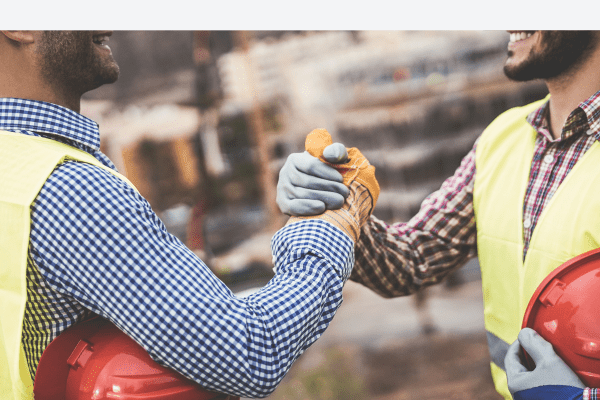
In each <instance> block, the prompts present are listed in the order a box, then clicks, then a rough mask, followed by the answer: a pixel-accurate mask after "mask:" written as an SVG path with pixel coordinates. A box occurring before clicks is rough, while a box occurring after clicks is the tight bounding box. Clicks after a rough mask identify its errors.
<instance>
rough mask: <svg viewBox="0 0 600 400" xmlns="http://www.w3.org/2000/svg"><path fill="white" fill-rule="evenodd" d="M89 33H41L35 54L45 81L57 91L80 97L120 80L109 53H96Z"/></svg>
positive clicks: (117, 67)
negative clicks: (76, 94) (68, 92)
mask: <svg viewBox="0 0 600 400" xmlns="http://www.w3.org/2000/svg"><path fill="white" fill-rule="evenodd" d="M92 37H93V32H91V31H44V32H43V33H42V36H41V39H40V41H39V43H38V47H37V49H36V52H37V53H38V61H39V63H40V66H41V71H42V75H43V77H44V79H45V80H46V82H48V83H49V84H50V85H51V86H53V87H55V88H56V89H57V90H66V91H70V92H72V93H79V94H83V93H85V92H87V91H90V90H93V89H96V88H97V87H100V86H102V85H104V84H107V83H113V82H115V81H116V80H117V78H118V77H119V66H118V65H117V63H116V62H115V60H114V59H113V57H112V54H108V55H103V54H101V53H100V52H98V51H96V48H95V46H96V45H95V44H94V43H93V41H92Z"/></svg>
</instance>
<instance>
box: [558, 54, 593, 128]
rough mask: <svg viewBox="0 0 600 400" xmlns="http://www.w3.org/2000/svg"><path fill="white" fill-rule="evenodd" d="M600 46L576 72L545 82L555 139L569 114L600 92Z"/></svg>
mask: <svg viewBox="0 0 600 400" xmlns="http://www.w3.org/2000/svg"><path fill="white" fill-rule="evenodd" d="M598 65H600V44H599V45H598V46H597V48H596V49H595V50H594V51H593V53H592V54H590V56H589V57H588V59H587V60H586V61H585V62H584V63H583V64H582V65H581V66H579V68H577V70H576V71H573V72H570V73H568V74H563V75H561V76H558V77H556V78H553V79H549V80H547V81H546V85H547V86H548V91H549V92H550V94H551V96H552V97H551V99H550V129H551V132H552V136H553V137H554V138H555V139H557V138H559V137H560V135H561V133H562V129H563V127H564V125H565V122H566V121H567V118H568V117H569V115H570V114H571V112H572V111H573V110H574V109H575V108H577V107H578V106H579V104H580V103H581V102H583V101H585V100H587V99H588V98H589V97H590V96H592V95H593V94H594V93H596V92H597V91H598V90H600V68H598Z"/></svg>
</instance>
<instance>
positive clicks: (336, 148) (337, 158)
mask: <svg viewBox="0 0 600 400" xmlns="http://www.w3.org/2000/svg"><path fill="white" fill-rule="evenodd" d="M323 158H324V159H325V160H326V161H327V162H330V163H332V164H343V163H345V162H346V161H347V160H348V150H346V147H345V146H344V145H343V144H341V143H334V144H330V145H329V146H327V147H325V149H324V150H323Z"/></svg>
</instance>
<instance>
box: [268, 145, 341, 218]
mask: <svg viewBox="0 0 600 400" xmlns="http://www.w3.org/2000/svg"><path fill="white" fill-rule="evenodd" d="M323 158H325V159H326V160H327V161H328V162H330V163H333V164H337V163H343V162H345V161H346V159H347V158H348V152H347V151H346V147H345V146H344V145H343V144H341V143H334V144H331V145H329V146H327V147H326V148H325V149H324V150H323ZM342 180H343V178H342V175H341V174H340V173H339V172H338V171H336V170H335V169H334V168H332V167H330V166H329V165H327V164H324V163H323V162H321V161H319V159H317V158H316V157H313V156H311V155H310V154H308V152H306V151H305V152H304V153H293V154H291V155H290V156H289V157H288V158H287V160H286V162H285V164H284V165H283V167H282V168H281V171H279V182H278V183H277V205H278V206H279V209H280V210H281V212H283V213H284V214H288V215H295V216H307V215H318V214H321V213H323V212H324V211H325V210H337V209H339V208H341V207H342V205H344V200H345V198H346V197H348V194H349V190H348V187H346V185H344V184H343V183H342Z"/></svg>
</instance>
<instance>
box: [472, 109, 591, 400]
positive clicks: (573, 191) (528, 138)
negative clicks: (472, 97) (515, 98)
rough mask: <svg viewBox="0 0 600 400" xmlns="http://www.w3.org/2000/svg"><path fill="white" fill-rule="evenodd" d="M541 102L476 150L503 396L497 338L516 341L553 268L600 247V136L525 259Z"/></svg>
mask: <svg viewBox="0 0 600 400" xmlns="http://www.w3.org/2000/svg"><path fill="white" fill-rule="evenodd" d="M543 101H545V100H542V101H540V102H536V103H532V104H530V105H527V106H525V107H520V108H516V109H512V110H509V111H507V112H506V113H504V114H502V115H501V116H499V117H498V118H497V119H496V120H495V121H494V122H493V123H492V124H490V126H489V127H488V128H487V129H486V130H485V132H484V133H483V135H482V136H481V139H480V140H479V143H478V144H477V150H476V161H475V162H476V171H477V172H476V175H475V188H474V192H473V202H474V209H475V218H476V224H477V249H478V256H479V263H480V265H481V280H482V287H483V297H484V314H485V315H484V319H485V327H486V330H487V331H488V332H489V334H488V339H489V338H490V337H491V338H492V339H493V340H491V341H490V344H491V345H492V346H490V355H491V356H492V361H493V363H492V365H491V367H492V376H493V378H494V383H495V385H496V389H497V390H498V392H499V393H500V394H501V395H503V396H504V397H505V398H506V399H510V398H511V396H510V393H509V392H508V388H507V386H506V375H505V373H504V371H502V369H501V368H502V365H503V360H502V359H501V358H502V352H501V351H499V349H502V346H503V345H500V344H499V343H502V342H504V343H505V344H510V343H512V342H514V341H515V340H516V339H517V335H518V333H519V331H520V329H521V324H522V319H523V314H524V312H525V309H526V308H527V305H528V303H529V300H530V298H531V296H532V294H533V292H534V291H535V289H536V288H537V286H538V285H539V284H540V282H541V281H542V280H543V279H544V278H545V277H546V276H547V275H548V274H549V273H550V272H551V271H552V270H554V268H556V267H558V266H559V265H560V264H562V263H564V262H565V261H567V260H569V259H571V258H573V257H575V256H577V255H579V254H582V253H584V252H586V251H589V250H592V249H595V248H598V247H600V168H599V167H598V166H600V146H599V144H598V142H596V143H594V145H593V146H592V147H591V148H590V149H589V150H588V151H587V152H586V154H584V155H583V156H582V157H581V158H580V160H579V161H578V162H577V164H576V165H575V166H574V167H573V169H572V170H571V171H570V172H569V174H568V175H567V177H566V178H565V179H564V181H563V182H562V184H561V185H560V187H559V188H558V190H557V191H556V193H555V194H554V196H553V198H552V199H550V201H549V202H548V204H547V205H546V208H545V209H544V211H543V212H542V214H541V215H540V218H539V220H538V224H537V226H536V228H535V231H534V232H533V235H532V238H531V242H530V246H529V250H528V252H527V256H526V258H525V261H523V226H522V219H523V200H524V198H525V191H526V189H527V184H528V180H529V171H530V168H531V161H532V158H533V154H534V146H535V137H536V132H535V130H534V129H533V128H532V127H531V126H530V125H529V124H528V123H527V121H526V118H527V115H528V114H529V113H530V112H532V111H533V110H535V109H536V108H538V107H539V106H540V105H541V104H542V102H543ZM490 335H492V336H490ZM494 338H497V339H498V340H495V339H494Z"/></svg>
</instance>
